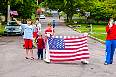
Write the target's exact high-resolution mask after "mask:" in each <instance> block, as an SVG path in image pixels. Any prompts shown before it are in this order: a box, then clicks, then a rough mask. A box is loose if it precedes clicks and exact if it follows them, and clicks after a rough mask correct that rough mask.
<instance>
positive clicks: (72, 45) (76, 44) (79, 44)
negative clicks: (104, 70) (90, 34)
mask: <svg viewBox="0 0 116 77" xmlns="http://www.w3.org/2000/svg"><path fill="white" fill-rule="evenodd" d="M83 44H87V42H85V43H82V44H74V45H65V46H80V45H83Z"/></svg>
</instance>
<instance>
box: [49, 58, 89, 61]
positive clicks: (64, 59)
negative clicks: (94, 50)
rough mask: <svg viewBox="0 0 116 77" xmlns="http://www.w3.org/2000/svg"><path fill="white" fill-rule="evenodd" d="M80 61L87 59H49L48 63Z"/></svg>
mask: <svg viewBox="0 0 116 77" xmlns="http://www.w3.org/2000/svg"><path fill="white" fill-rule="evenodd" d="M81 59H89V57H82V58H75V59H64V60H54V59H50V61H51V62H66V61H75V60H81Z"/></svg>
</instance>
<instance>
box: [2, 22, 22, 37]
mask: <svg viewBox="0 0 116 77" xmlns="http://www.w3.org/2000/svg"><path fill="white" fill-rule="evenodd" d="M4 34H6V35H9V34H13V35H14V34H16V35H21V34H22V29H21V26H20V25H17V23H16V22H15V21H10V22H8V23H7V25H6V26H5V31H4Z"/></svg>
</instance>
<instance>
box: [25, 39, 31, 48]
mask: <svg viewBox="0 0 116 77" xmlns="http://www.w3.org/2000/svg"><path fill="white" fill-rule="evenodd" d="M24 48H25V49H32V48H33V41H32V40H31V39H24Z"/></svg>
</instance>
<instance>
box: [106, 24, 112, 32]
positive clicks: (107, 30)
mask: <svg viewBox="0 0 116 77" xmlns="http://www.w3.org/2000/svg"><path fill="white" fill-rule="evenodd" d="M112 26H113V25H112ZM112 26H109V25H107V26H106V32H107V33H108V32H110V30H111V28H112Z"/></svg>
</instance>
